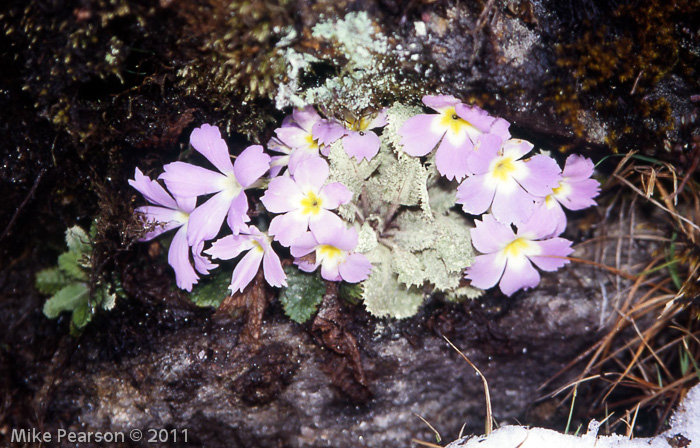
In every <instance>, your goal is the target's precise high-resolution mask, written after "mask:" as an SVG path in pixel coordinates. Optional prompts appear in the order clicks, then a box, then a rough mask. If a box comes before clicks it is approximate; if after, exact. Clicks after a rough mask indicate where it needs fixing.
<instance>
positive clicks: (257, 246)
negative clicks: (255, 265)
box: [250, 240, 265, 252]
mask: <svg viewBox="0 0 700 448" xmlns="http://www.w3.org/2000/svg"><path fill="white" fill-rule="evenodd" d="M250 250H254V251H256V252H265V249H263V247H262V245H261V244H260V243H258V242H257V241H255V240H253V247H252V248H251V249H250Z"/></svg>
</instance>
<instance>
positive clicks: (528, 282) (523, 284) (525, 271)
mask: <svg viewBox="0 0 700 448" xmlns="http://www.w3.org/2000/svg"><path fill="white" fill-rule="evenodd" d="M539 283H540V273H539V272H537V269H535V268H534V267H533V266H532V263H530V262H529V261H527V259H525V260H523V262H521V263H514V260H513V259H509V260H508V262H507V263H506V270H505V272H503V277H501V282H500V283H499V285H498V286H499V287H500V288H501V291H502V292H503V294H505V295H507V296H511V295H513V293H514V292H515V291H517V290H519V289H521V288H524V289H528V288H533V287H535V286H537V285H538V284H539Z"/></svg>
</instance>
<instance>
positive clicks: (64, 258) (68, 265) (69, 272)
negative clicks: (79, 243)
mask: <svg viewBox="0 0 700 448" xmlns="http://www.w3.org/2000/svg"><path fill="white" fill-rule="evenodd" d="M83 257H84V254H81V253H78V252H73V251H70V252H64V253H62V254H61V255H59V256H58V268H59V269H60V270H61V271H63V273H64V274H65V275H66V276H68V277H69V278H70V279H73V280H77V281H81V282H86V281H87V280H88V273H87V272H86V270H85V268H84V267H83V266H82V264H81V260H82V259H83Z"/></svg>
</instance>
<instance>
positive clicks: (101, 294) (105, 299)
mask: <svg viewBox="0 0 700 448" xmlns="http://www.w3.org/2000/svg"><path fill="white" fill-rule="evenodd" d="M94 300H95V305H96V306H99V307H100V308H102V309H103V310H111V309H112V308H114V305H115V304H116V301H117V295H116V294H115V293H113V292H110V291H109V285H104V284H100V285H98V286H97V288H96V290H95V297H94Z"/></svg>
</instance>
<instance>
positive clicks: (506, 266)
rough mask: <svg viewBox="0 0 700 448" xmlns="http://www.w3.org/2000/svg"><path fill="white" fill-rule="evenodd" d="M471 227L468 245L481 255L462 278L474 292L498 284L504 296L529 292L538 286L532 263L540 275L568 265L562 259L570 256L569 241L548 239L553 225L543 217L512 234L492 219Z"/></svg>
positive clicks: (523, 225) (486, 216)
mask: <svg viewBox="0 0 700 448" xmlns="http://www.w3.org/2000/svg"><path fill="white" fill-rule="evenodd" d="M475 223H476V227H475V228H474V229H472V230H471V237H472V244H473V245H474V247H475V248H476V250H478V251H479V252H481V253H482V254H483V255H477V256H476V258H475V259H474V263H473V264H472V265H471V266H469V267H468V268H467V271H466V275H465V277H466V278H467V279H469V280H471V282H472V286H475V287H477V288H482V289H488V288H491V287H493V286H495V285H496V283H498V284H499V287H500V288H501V291H503V293H504V294H506V295H508V296H510V295H512V294H513V293H514V292H515V291H517V290H519V289H521V288H524V289H527V288H532V287H534V286H537V284H538V283H539V282H540V274H539V273H538V272H537V269H535V268H534V267H533V263H534V264H535V266H537V267H538V268H540V269H542V270H544V271H556V270H557V269H559V268H560V267H562V266H564V265H565V264H567V263H568V262H569V261H568V260H567V259H565V258H562V257H566V256H567V255H569V254H570V253H571V252H573V249H572V248H571V241H569V240H566V239H564V238H558V237H555V238H552V237H551V235H552V232H553V231H554V226H555V225H556V223H554V222H552V221H551V220H550V219H548V218H547V217H546V216H542V215H539V214H535V215H533V217H532V219H530V220H529V221H527V222H525V223H523V224H521V225H520V226H518V230H517V232H515V233H514V232H513V229H512V228H511V226H510V225H506V224H502V223H500V222H498V221H497V220H496V219H495V218H494V217H493V216H492V215H484V216H483V218H482V220H481V221H478V220H477V221H475Z"/></svg>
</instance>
